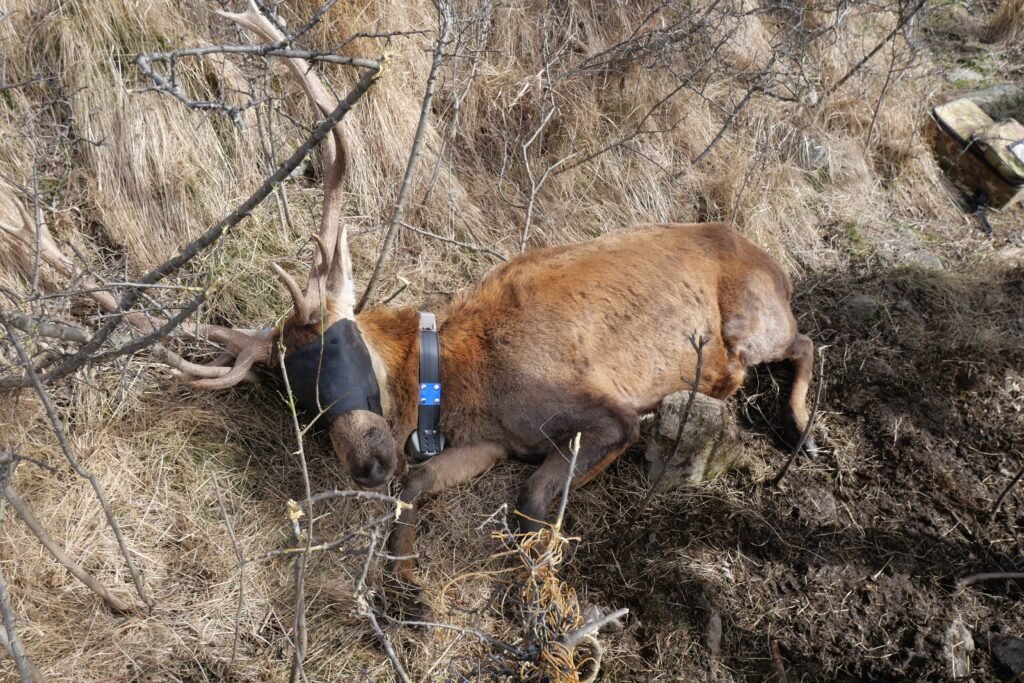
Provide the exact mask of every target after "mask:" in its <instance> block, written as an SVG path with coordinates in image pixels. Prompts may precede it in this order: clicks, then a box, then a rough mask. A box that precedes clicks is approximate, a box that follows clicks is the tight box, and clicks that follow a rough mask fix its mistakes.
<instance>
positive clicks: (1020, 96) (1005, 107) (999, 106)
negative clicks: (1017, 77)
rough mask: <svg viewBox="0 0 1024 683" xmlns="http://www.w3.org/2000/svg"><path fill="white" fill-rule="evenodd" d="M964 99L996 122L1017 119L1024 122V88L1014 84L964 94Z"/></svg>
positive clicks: (1002, 84) (1001, 84) (1003, 84)
mask: <svg viewBox="0 0 1024 683" xmlns="http://www.w3.org/2000/svg"><path fill="white" fill-rule="evenodd" d="M962 97H965V98H967V99H969V100H970V101H972V102H974V103H975V104H976V105H978V106H979V107H981V110H982V111H983V112H985V113H986V114H988V115H989V116H991V117H992V119H993V120H994V121H999V120H1001V119H1017V120H1018V121H1021V122H1024V88H1020V87H1018V86H1016V85H1014V84H1012V83H1000V84H999V85H993V86H991V87H989V88H982V89H981V90H973V91H971V92H969V93H964V94H963V95H962Z"/></svg>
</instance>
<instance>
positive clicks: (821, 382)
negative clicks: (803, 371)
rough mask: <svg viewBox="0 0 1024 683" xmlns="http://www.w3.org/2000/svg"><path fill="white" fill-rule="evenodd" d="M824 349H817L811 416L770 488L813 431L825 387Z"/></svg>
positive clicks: (787, 469) (783, 474) (787, 467)
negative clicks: (816, 369)
mask: <svg viewBox="0 0 1024 683" xmlns="http://www.w3.org/2000/svg"><path fill="white" fill-rule="evenodd" d="M824 373H825V348H824V347H819V348H818V390H817V391H816V392H815V394H814V405H813V406H811V416H810V417H809V418H807V426H806V427H805V428H804V433H803V434H801V435H800V440H799V441H797V442H796V444H795V445H794V446H793V450H792V451H791V452H790V454H789V457H788V458H787V459H786V462H785V464H783V466H782V469H780V470H779V473H778V474H776V475H775V478H774V479H772V486H778V485H779V482H780V481H782V478H783V477H784V476H786V472H788V471H789V468H790V466H791V465H792V464H793V462H794V461H795V460H796V456H797V454H798V453H799V452H800V449H801V448H803V447H804V444H805V443H806V442H807V437H809V436H810V435H811V431H812V430H813V429H814V420H815V418H816V417H817V415H818V405H819V404H820V403H821V392H822V390H823V389H824V387H825V374H824Z"/></svg>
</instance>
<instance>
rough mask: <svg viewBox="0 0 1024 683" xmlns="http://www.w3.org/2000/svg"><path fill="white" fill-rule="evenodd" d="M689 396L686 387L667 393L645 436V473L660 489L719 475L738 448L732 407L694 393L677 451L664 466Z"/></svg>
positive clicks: (674, 487) (667, 489) (730, 462)
mask: <svg viewBox="0 0 1024 683" xmlns="http://www.w3.org/2000/svg"><path fill="white" fill-rule="evenodd" d="M689 400H690V392H689V391H680V392H679V393H676V394H671V395H670V396H666V397H665V398H664V400H662V402H661V406H660V407H659V408H658V414H657V417H656V419H655V424H654V430H653V433H652V434H651V435H650V438H648V440H647V452H646V454H645V457H646V459H647V474H648V477H649V478H650V479H651V481H658V487H657V490H659V491H672V490H674V489H676V488H679V487H680V486H682V485H684V484H696V483H698V482H701V481H704V480H705V479H709V478H711V477H715V476H718V475H720V474H722V473H724V472H725V471H726V470H728V469H729V466H730V465H731V464H732V462H733V461H734V460H735V459H736V456H737V455H738V452H739V445H738V443H737V434H738V430H737V427H736V418H735V417H734V416H733V414H732V411H730V410H729V409H728V407H727V406H726V403H725V402H724V401H719V400H717V399H713V398H710V397H708V396H704V395H703V394H697V396H696V397H695V398H694V402H693V407H692V408H691V410H690V415H689V418H688V419H687V421H686V425H685V427H684V428H683V433H682V436H681V438H680V439H679V451H678V452H677V454H676V456H675V457H674V458H672V459H671V461H670V462H669V463H668V468H667V469H665V461H666V459H667V458H669V457H670V456H671V454H672V450H673V446H674V444H675V440H676V434H677V432H678V430H679V418H680V415H681V413H682V412H683V410H684V409H685V407H686V404H687V402H688V401H689ZM663 470H664V475H662V474H661V473H662V471H663ZM659 477H660V481H659Z"/></svg>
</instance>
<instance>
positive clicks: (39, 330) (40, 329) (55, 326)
mask: <svg viewBox="0 0 1024 683" xmlns="http://www.w3.org/2000/svg"><path fill="white" fill-rule="evenodd" d="M7 317H8V320H10V322H11V325H12V326H13V327H14V328H15V329H18V330H21V331H22V332H25V333H26V334H37V335H39V336H40V337H51V338H53V339H60V340H61V341H66V342H73V343H75V344H84V343H86V342H87V341H89V333H88V332H86V331H85V330H83V329H82V328H81V327H76V326H74V325H68V324H67V323H61V322H55V321H52V320H40V319H39V318H37V317H34V316H31V315H24V314H22V313H13V312H12V313H8V314H7Z"/></svg>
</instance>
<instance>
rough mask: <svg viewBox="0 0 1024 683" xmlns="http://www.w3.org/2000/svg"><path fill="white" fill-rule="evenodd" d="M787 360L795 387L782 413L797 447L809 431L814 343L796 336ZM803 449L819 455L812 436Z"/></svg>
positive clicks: (808, 438)
mask: <svg viewBox="0 0 1024 683" xmlns="http://www.w3.org/2000/svg"><path fill="white" fill-rule="evenodd" d="M786 358H788V359H789V361H790V362H791V363H792V364H793V387H792V389H791V390H790V393H789V402H788V403H787V405H786V407H785V408H783V411H782V423H783V427H784V428H785V430H786V438H787V439H788V440H789V441H790V443H792V444H793V445H794V446H795V445H796V444H797V443H798V442H799V441H800V437H801V436H803V433H804V431H805V430H806V429H807V421H808V420H809V416H808V414H807V391H808V389H809V388H810V386H811V376H812V373H813V370H814V342H812V341H811V340H810V338H809V337H807V336H805V335H802V334H798V335H796V337H794V338H793V343H792V344H790V346H789V350H788V352H787V354H786ZM819 381H820V380H819ZM803 448H804V451H805V452H806V453H807V454H808V455H810V456H814V455H815V454H817V451H818V446H817V444H815V442H814V436H813V435H812V434H808V435H807V439H806V440H805V441H804V446H803Z"/></svg>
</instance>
